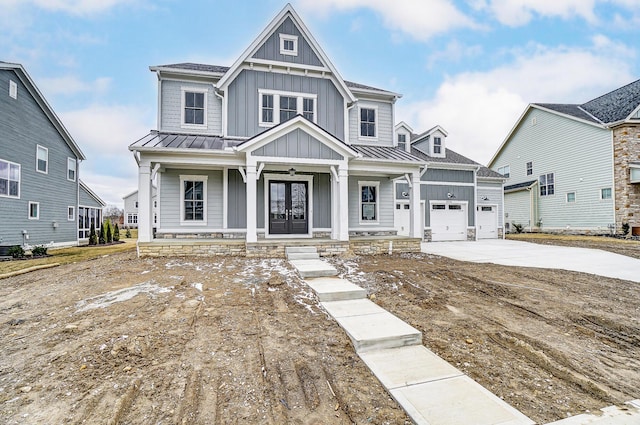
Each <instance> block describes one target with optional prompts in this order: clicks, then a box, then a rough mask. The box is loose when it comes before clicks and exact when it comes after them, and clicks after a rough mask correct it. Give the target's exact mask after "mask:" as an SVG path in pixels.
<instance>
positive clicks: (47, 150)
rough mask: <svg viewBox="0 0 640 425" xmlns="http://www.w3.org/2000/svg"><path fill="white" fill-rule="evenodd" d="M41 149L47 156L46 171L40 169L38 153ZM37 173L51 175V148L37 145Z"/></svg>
mask: <svg viewBox="0 0 640 425" xmlns="http://www.w3.org/2000/svg"><path fill="white" fill-rule="evenodd" d="M40 149H43V150H44V152H45V153H46V154H47V159H46V160H45V165H46V168H45V170H44V171H41V170H40V169H38V152H39V151H40ZM36 172H38V173H42V174H49V148H45V147H44V146H42V145H36Z"/></svg>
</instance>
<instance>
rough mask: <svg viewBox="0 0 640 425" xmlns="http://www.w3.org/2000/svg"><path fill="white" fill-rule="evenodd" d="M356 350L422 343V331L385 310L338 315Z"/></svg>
mask: <svg viewBox="0 0 640 425" xmlns="http://www.w3.org/2000/svg"><path fill="white" fill-rule="evenodd" d="M336 320H337V321H338V323H339V324H340V326H342V328H343V329H344V330H345V332H346V333H347V335H349V338H351V341H352V342H353V346H354V347H355V349H356V352H358V353H361V352H366V351H372V350H381V349H385V348H397V347H404V346H407V345H417V344H422V333H421V332H420V331H419V330H417V329H415V328H414V327H412V326H409V325H408V324H407V323H405V322H403V321H402V320H400V319H398V318H397V317H396V316H394V315H393V314H391V313H389V312H388V311H386V310H384V311H383V312H380V313H376V314H366V315H360V316H346V317H336Z"/></svg>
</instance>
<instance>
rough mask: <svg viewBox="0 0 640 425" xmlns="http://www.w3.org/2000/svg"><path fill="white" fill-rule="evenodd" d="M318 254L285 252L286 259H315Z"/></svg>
mask: <svg viewBox="0 0 640 425" xmlns="http://www.w3.org/2000/svg"><path fill="white" fill-rule="evenodd" d="M319 258H320V255H319V254H318V253H317V252H291V253H289V254H287V259H288V260H317V259H319Z"/></svg>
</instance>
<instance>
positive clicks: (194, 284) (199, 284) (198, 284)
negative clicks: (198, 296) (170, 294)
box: [191, 283, 202, 292]
mask: <svg viewBox="0 0 640 425" xmlns="http://www.w3.org/2000/svg"><path fill="white" fill-rule="evenodd" d="M191 286H193V287H194V288H196V289H197V290H198V291H200V292H202V283H192V284H191Z"/></svg>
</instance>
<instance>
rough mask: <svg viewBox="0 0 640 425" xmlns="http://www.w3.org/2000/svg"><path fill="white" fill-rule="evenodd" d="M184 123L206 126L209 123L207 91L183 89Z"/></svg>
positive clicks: (186, 125)
mask: <svg viewBox="0 0 640 425" xmlns="http://www.w3.org/2000/svg"><path fill="white" fill-rule="evenodd" d="M182 125H183V126H184V127H193V126H196V127H204V126H206V125H207V91H206V90H202V89H188V88H183V89H182Z"/></svg>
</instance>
